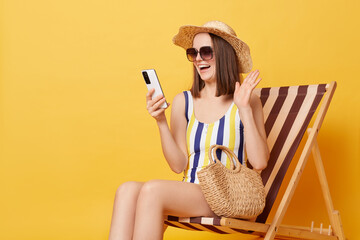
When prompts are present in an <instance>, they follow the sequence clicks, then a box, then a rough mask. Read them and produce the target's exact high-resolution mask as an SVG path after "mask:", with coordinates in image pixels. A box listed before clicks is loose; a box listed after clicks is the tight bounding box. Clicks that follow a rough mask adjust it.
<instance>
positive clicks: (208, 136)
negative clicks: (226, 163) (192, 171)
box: [202, 123, 214, 168]
mask: <svg viewBox="0 0 360 240" xmlns="http://www.w3.org/2000/svg"><path fill="white" fill-rule="evenodd" d="M213 129H214V123H211V124H209V126H208V130H207V133H206V139H205V158H204V165H203V166H202V168H204V167H206V166H207V165H209V163H210V160H209V148H210V142H211V136H212V132H213Z"/></svg>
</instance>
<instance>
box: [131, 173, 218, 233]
mask: <svg viewBox="0 0 360 240" xmlns="http://www.w3.org/2000/svg"><path fill="white" fill-rule="evenodd" d="M164 215H176V216H186V217H192V216H215V214H214V213H213V212H212V211H211V209H210V207H209V205H208V204H207V202H206V200H205V198H204V195H203V193H202V191H201V189H200V186H199V185H198V184H193V183H185V182H178V181H166V180H152V181H149V182H146V183H144V185H143V186H142V188H141V191H140V194H139V197H138V201H137V206H136V217H135V227H134V238H133V239H134V240H143V239H147V240H161V239H162V238H163V221H164V219H163V217H164Z"/></svg>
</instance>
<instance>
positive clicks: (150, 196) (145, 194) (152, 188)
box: [138, 180, 163, 204]
mask: <svg viewBox="0 0 360 240" xmlns="http://www.w3.org/2000/svg"><path fill="white" fill-rule="evenodd" d="M162 193H163V187H162V181H161V180H150V181H148V182H145V183H144V185H143V186H142V187H141V190H140V193H139V199H138V200H139V202H140V204H141V203H145V204H154V203H160V202H161V196H162V195H163V194H162Z"/></svg>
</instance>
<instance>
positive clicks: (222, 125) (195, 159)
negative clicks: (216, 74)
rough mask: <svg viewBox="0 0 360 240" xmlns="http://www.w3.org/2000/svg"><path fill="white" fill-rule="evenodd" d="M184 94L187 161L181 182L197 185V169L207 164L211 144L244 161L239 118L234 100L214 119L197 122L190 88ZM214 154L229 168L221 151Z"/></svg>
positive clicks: (227, 161) (242, 133)
mask: <svg viewBox="0 0 360 240" xmlns="http://www.w3.org/2000/svg"><path fill="white" fill-rule="evenodd" d="M184 95H185V114H186V120H187V130H186V142H187V149H188V154H189V155H188V160H189V161H188V166H187V168H186V170H185V171H184V179H183V181H184V182H191V183H197V184H198V183H199V179H198V177H197V172H198V171H200V170H201V169H203V168H204V167H206V166H207V165H208V164H209V163H210V160H209V156H208V151H209V148H210V146H211V145H214V144H218V145H223V146H226V147H228V148H230V149H231V150H232V151H233V152H234V153H235V155H236V156H237V157H238V159H239V161H240V162H241V163H243V162H244V161H243V160H244V126H243V124H242V122H241V121H240V117H239V110H238V108H237V107H236V105H235V104H234V103H232V104H231V106H230V107H229V109H228V111H227V112H226V113H225V115H224V116H223V117H222V118H221V119H219V120H217V121H216V122H213V123H210V124H207V123H202V122H199V121H198V120H197V119H196V118H195V114H194V105H193V97H192V95H191V93H190V91H185V92H184ZM216 155H217V157H218V159H220V160H221V162H222V163H223V164H224V165H226V167H228V168H229V167H230V159H227V156H226V154H225V153H221V151H220V150H218V152H216Z"/></svg>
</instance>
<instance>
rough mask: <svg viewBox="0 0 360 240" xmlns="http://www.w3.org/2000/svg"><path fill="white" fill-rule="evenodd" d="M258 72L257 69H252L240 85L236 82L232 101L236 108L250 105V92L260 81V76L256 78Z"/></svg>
mask: <svg viewBox="0 0 360 240" xmlns="http://www.w3.org/2000/svg"><path fill="white" fill-rule="evenodd" d="M259 74H260V72H259V70H256V71H252V72H250V73H249V75H247V77H246V78H245V79H244V81H243V83H242V84H241V85H240V83H239V82H237V83H236V85H235V92H234V103H235V104H236V106H237V107H238V108H249V107H250V98H251V93H252V91H253V90H254V88H255V87H256V86H257V85H258V83H259V82H260V81H261V78H258V77H259Z"/></svg>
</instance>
